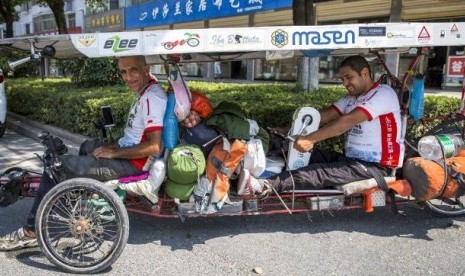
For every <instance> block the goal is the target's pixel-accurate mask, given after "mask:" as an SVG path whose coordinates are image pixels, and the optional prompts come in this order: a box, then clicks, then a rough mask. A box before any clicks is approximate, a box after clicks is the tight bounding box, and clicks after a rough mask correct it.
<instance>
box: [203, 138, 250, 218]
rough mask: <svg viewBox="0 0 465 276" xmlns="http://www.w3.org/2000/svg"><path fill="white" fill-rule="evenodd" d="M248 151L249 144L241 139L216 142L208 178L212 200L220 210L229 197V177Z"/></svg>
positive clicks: (209, 160)
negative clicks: (211, 187) (211, 186)
mask: <svg viewBox="0 0 465 276" xmlns="http://www.w3.org/2000/svg"><path fill="white" fill-rule="evenodd" d="M246 151H247V144H246V143H245V142H242V141H241V140H239V139H235V140H234V141H233V142H232V143H229V141H228V140H227V139H223V141H221V142H218V143H216V145H215V147H214V148H213V150H212V151H211V152H210V155H209V156H208V161H207V178H208V180H209V181H210V182H211V183H212V185H213V189H212V195H211V198H210V202H211V203H213V204H214V205H215V207H216V208H217V209H218V210H219V209H220V208H221V206H222V204H223V203H224V202H226V201H227V200H228V199H229V198H228V191H229V178H230V177H231V175H232V174H233V173H234V171H235V170H236V168H237V166H238V165H239V163H240V162H241V160H242V158H243V157H244V154H245V152H246Z"/></svg>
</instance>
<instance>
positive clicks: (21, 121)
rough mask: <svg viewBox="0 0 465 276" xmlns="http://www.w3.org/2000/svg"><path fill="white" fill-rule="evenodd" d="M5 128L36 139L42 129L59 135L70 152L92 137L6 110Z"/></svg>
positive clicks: (74, 151) (75, 151) (75, 150)
mask: <svg viewBox="0 0 465 276" xmlns="http://www.w3.org/2000/svg"><path fill="white" fill-rule="evenodd" d="M6 125H7V128H9V129H11V130H14V131H15V132H17V133H19V134H21V135H23V136H26V137H29V138H32V139H34V140H36V141H39V139H38V138H37V136H38V135H39V133H41V132H42V131H48V132H49V133H50V134H52V135H53V136H56V137H59V138H61V139H62V140H63V142H64V143H65V144H66V145H67V146H68V149H69V150H70V153H77V151H78V149H79V145H80V144H81V143H82V142H84V141H85V140H89V139H92V138H90V137H87V136H84V135H80V134H76V133H72V132H70V131H68V130H65V129H62V128H59V127H55V126H51V125H46V124H41V123H39V122H36V121H33V120H30V119H28V118H26V117H24V116H21V115H18V114H16V113H12V112H8V114H7V120H6Z"/></svg>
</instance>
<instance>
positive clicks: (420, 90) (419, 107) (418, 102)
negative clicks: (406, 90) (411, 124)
mask: <svg viewBox="0 0 465 276" xmlns="http://www.w3.org/2000/svg"><path fill="white" fill-rule="evenodd" d="M424 92H425V80H424V78H423V76H421V75H418V76H416V77H415V79H414V80H413V88H412V98H411V99H410V103H409V106H408V112H409V113H410V115H411V116H412V118H413V119H414V120H415V121H416V120H418V119H420V118H421V117H423V110H424V106H425V101H424Z"/></svg>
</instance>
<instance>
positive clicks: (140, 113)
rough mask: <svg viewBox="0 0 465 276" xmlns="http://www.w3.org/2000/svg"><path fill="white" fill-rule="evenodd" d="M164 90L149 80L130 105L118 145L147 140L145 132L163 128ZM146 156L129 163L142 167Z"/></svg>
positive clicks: (131, 144) (123, 145)
mask: <svg viewBox="0 0 465 276" xmlns="http://www.w3.org/2000/svg"><path fill="white" fill-rule="evenodd" d="M167 100H168V98H167V95H166V92H165V91H163V89H161V87H160V86H159V85H158V84H157V81H156V80H151V81H150V83H149V84H148V85H147V86H145V87H144V88H143V89H142V90H141V91H140V92H139V97H138V98H137V99H136V101H135V102H134V103H133V105H132V106H131V110H130V111H129V115H128V121H127V123H126V128H125V129H124V135H123V137H121V138H120V139H119V140H118V145H119V146H120V147H132V146H134V145H137V144H139V143H141V142H143V141H146V140H147V136H146V134H147V133H148V132H151V131H155V130H163V116H164V114H165V109H166V102H167ZM146 161H147V158H146V157H145V158H140V159H131V163H132V164H133V165H134V166H135V167H137V168H139V169H142V167H143V166H144V164H145V162H146Z"/></svg>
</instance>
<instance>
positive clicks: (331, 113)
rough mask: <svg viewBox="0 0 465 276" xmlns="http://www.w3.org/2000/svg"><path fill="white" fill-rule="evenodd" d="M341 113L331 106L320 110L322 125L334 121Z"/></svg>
mask: <svg viewBox="0 0 465 276" xmlns="http://www.w3.org/2000/svg"><path fill="white" fill-rule="evenodd" d="M339 116H340V114H339V113H338V112H337V111H336V110H335V109H334V108H333V107H331V106H329V107H326V108H324V109H323V110H321V111H320V117H321V119H320V126H323V125H325V124H327V123H329V122H332V121H334V120H336V119H337V118H339Z"/></svg>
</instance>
